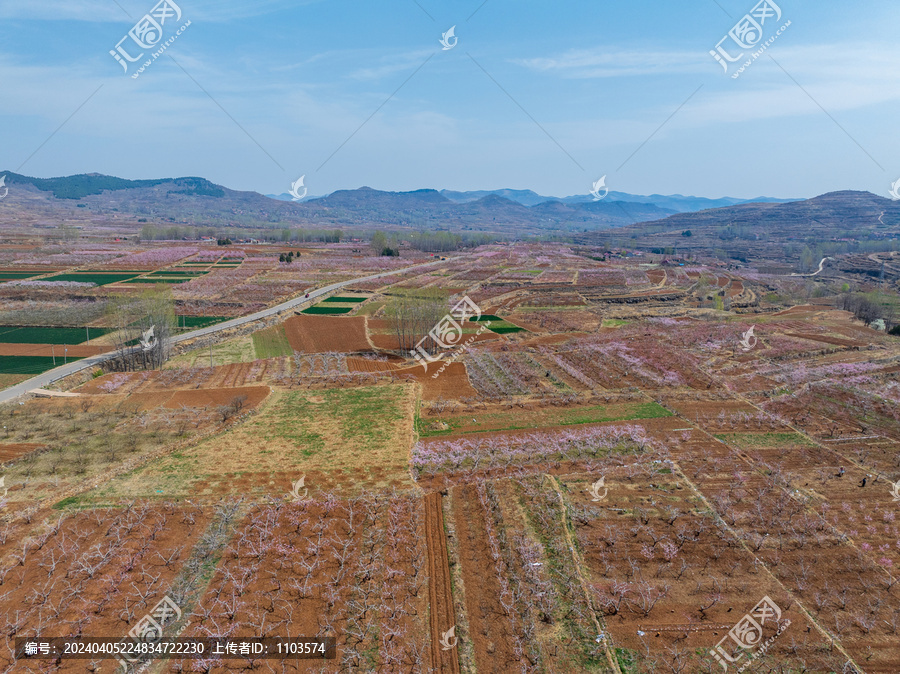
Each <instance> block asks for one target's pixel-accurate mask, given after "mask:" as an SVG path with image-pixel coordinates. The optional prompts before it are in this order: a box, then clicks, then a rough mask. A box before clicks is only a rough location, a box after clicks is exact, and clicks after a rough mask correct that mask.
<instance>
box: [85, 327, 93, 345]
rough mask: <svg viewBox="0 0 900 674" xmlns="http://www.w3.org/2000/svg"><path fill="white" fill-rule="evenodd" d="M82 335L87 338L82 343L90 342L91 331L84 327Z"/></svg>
mask: <svg viewBox="0 0 900 674" xmlns="http://www.w3.org/2000/svg"><path fill="white" fill-rule="evenodd" d="M84 334H85V337H87V339H85V340H84V341H85V342H89V341H91V329H90V328H89V327H88V326H86V325H85V326H84Z"/></svg>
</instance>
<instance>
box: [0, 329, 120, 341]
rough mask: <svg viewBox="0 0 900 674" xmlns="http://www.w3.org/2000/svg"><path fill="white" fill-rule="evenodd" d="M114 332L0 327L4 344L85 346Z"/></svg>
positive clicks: (110, 330) (107, 330)
mask: <svg viewBox="0 0 900 674" xmlns="http://www.w3.org/2000/svg"><path fill="white" fill-rule="evenodd" d="M110 332H112V329H111V328H88V329H87V330H85V328H83V327H82V328H55V327H46V326H24V327H23V326H3V327H0V343H2V344H83V343H84V342H86V341H87V340H88V336H90V339H96V338H97V337H101V336H103V335H105V334H108V333H110Z"/></svg>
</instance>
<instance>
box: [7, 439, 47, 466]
mask: <svg viewBox="0 0 900 674" xmlns="http://www.w3.org/2000/svg"><path fill="white" fill-rule="evenodd" d="M41 447H44V445H40V444H35V443H33V442H20V443H14V444H6V445H3V444H0V462H4V461H12V460H13V459H18V458H19V457H20V456H24V455H25V454H28V453H29V452H33V451H34V450H36V449H40V448H41Z"/></svg>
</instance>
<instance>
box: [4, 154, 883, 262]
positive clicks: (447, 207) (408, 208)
mask: <svg viewBox="0 0 900 674" xmlns="http://www.w3.org/2000/svg"><path fill="white" fill-rule="evenodd" d="M0 177H5V183H6V188H8V190H9V191H8V194H7V196H6V197H5V198H3V199H0V227H4V228H7V229H8V228H9V227H10V226H15V227H18V228H29V227H34V226H37V227H55V226H58V225H60V224H69V225H73V226H91V227H115V228H116V229H117V231H119V230H121V231H125V232H127V231H129V230H130V231H137V230H139V229H140V228H141V227H143V226H145V225H147V226H157V227H170V226H172V225H180V226H194V227H207V228H213V229H216V230H217V231H218V230H223V229H224V228H240V229H244V230H260V229H277V228H292V227H303V228H311V229H336V228H341V229H345V230H349V231H360V232H362V231H367V230H368V231H371V230H372V229H376V228H377V229H384V230H403V229H407V230H408V229H414V230H428V231H452V232H484V233H490V234H494V235H497V236H501V237H505V238H508V239H511V240H513V239H516V238H520V237H528V236H547V235H565V236H575V237H576V238H577V240H580V241H583V242H585V243H604V242H605V243H606V245H608V244H609V242H611V241H613V240H616V241H618V242H620V243H621V242H625V243H626V244H627V245H629V246H643V247H649V248H654V249H655V248H671V247H678V248H679V249H694V250H701V249H703V250H710V249H715V248H727V249H728V250H737V251H740V250H744V249H746V248H747V247H748V246H749V245H750V244H752V245H753V247H755V248H759V246H760V245H762V244H761V243H759V242H768V243H769V244H772V245H781V243H783V242H789V241H794V242H813V243H814V244H815V242H817V241H818V242H821V241H827V240H829V239H833V238H835V237H837V238H841V237H843V238H853V239H860V238H865V237H869V238H871V237H876V238H879V237H881V238H883V237H891V236H894V235H895V232H896V231H897V227H898V222H900V202H892V201H890V200H889V199H884V198H881V197H878V196H876V195H874V194H869V193H867V192H836V193H832V194H827V195H823V196H820V197H816V198H815V199H810V200H805V201H785V200H780V199H769V198H764V197H763V198H760V199H758V200H756V201H755V202H752V203H751V202H741V201H740V200H737V199H732V198H723V199H705V198H701V197H685V196H681V195H671V196H661V195H650V196H639V195H631V194H625V193H620V192H611V193H610V194H609V195H608V196H607V197H606V198H605V199H602V200H600V201H594V200H593V199H592V197H590V196H585V195H582V196H572V197H567V198H565V199H552V198H546V197H543V196H541V195H539V194H536V193H535V192H532V191H529V190H494V191H484V192H454V191H448V190H444V191H437V190H432V189H424V190H414V191H410V192H386V191H381V190H374V189H371V188H369V187H361V188H359V189H355V190H338V191H336V192H333V193H332V194H329V195H327V196H324V197H318V198H312V199H308V200H305V201H301V202H292V201H285V200H279V199H275V198H271V197H267V196H264V195H262V194H258V193H256V192H241V191H236V190H231V189H228V188H226V187H223V186H221V185H216V184H215V183H212V182H210V181H208V180H206V179H204V178H197V177H186V178H160V179H153V180H126V179H122V178H116V177H113V176H104V175H100V174H96V173H92V174H82V175H76V176H68V177H60V178H32V177H29V176H24V175H20V174H17V173H12V172H6V173H3V172H0ZM722 204H725V205H724V206H723V205H722ZM711 206H718V207H716V208H709V207H711ZM687 209H704V210H696V211H691V210H687ZM686 230H691V232H692V237H687V236H686V235H685V234H684V232H685V231H686Z"/></svg>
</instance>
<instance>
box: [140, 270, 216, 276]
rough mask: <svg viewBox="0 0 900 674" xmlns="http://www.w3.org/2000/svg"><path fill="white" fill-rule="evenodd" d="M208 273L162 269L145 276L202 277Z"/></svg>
mask: <svg viewBox="0 0 900 674" xmlns="http://www.w3.org/2000/svg"><path fill="white" fill-rule="evenodd" d="M208 273H209V272H205V271H197V270H190V269H164V270H162V271H155V272H153V273H151V274H147V276H203V275H204V274H208Z"/></svg>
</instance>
